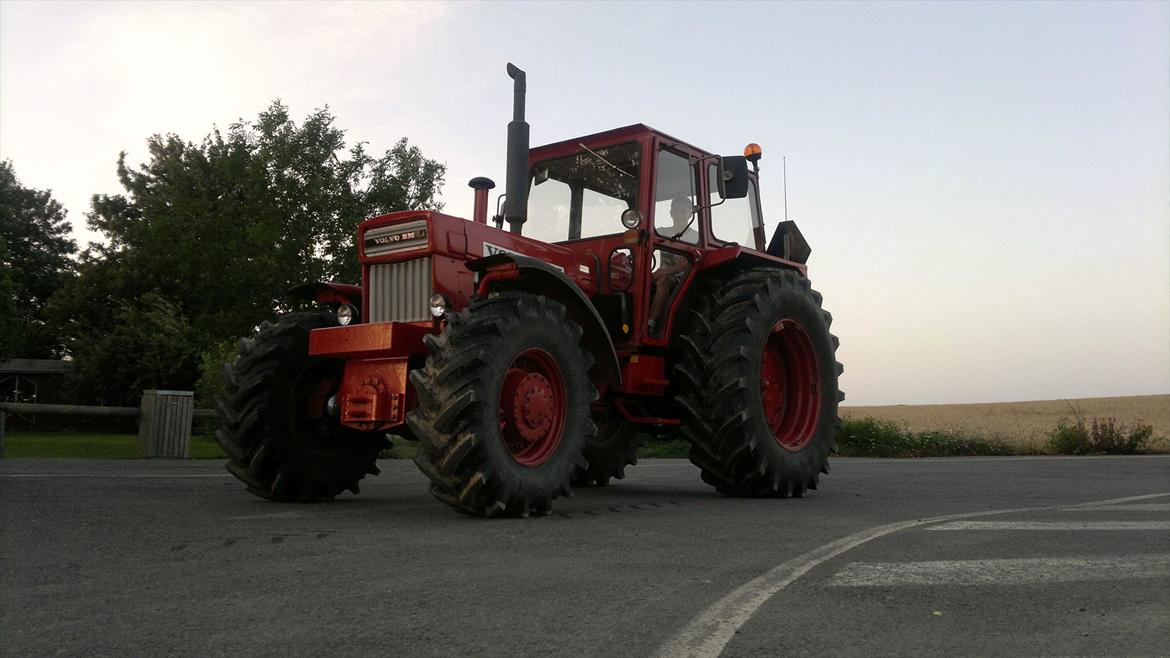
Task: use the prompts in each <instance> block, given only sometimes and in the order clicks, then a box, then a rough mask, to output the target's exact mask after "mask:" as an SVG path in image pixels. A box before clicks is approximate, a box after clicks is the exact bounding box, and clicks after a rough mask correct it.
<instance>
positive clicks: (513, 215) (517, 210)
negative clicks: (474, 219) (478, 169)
mask: <svg viewBox="0 0 1170 658" xmlns="http://www.w3.org/2000/svg"><path fill="white" fill-rule="evenodd" d="M508 75H509V76H510V77H511V78H512V121H511V122H509V123H508V163H507V182H506V183H505V185H504V193H505V194H506V195H507V196H505V197H504V219H506V220H507V221H508V230H509V231H511V232H513V233H520V232H521V230H522V229H523V227H524V222H525V221H526V220H527V219H528V123H527V122H525V121H524V89H525V86H524V79H525V76H524V71H521V70H520V69H518V68H516V67H515V66H513V65H512V64H508Z"/></svg>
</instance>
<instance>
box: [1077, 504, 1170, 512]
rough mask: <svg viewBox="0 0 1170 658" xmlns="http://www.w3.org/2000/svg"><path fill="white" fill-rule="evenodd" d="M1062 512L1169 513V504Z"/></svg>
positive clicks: (1089, 508)
mask: <svg viewBox="0 0 1170 658" xmlns="http://www.w3.org/2000/svg"><path fill="white" fill-rule="evenodd" d="M1061 511H1062V512H1170V503H1145V504H1140V503H1139V504H1137V505H1108V506H1103V505H1098V506H1096V507H1066V508H1065V509H1063V510H1061Z"/></svg>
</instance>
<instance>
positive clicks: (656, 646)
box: [0, 456, 1170, 656]
mask: <svg viewBox="0 0 1170 658" xmlns="http://www.w3.org/2000/svg"><path fill="white" fill-rule="evenodd" d="M380 466H381V467H382V470H383V474H382V475H381V476H379V477H377V478H368V479H367V480H366V481H363V485H362V489H363V493H362V494H361V495H360V496H356V497H355V496H349V495H348V494H347V495H346V497H345V498H344V499H339V500H338V501H336V502H334V503H327V504H312V505H290V504H278V503H270V502H266V501H262V500H259V499H256V498H253V497H252V496H250V495H249V494H247V493H246V492H245V491H244V489H243V487H242V486H241V485H240V484H239V483H237V482H236V481H235V480H234V479H232V478H231V477H229V476H227V474H226V473H225V472H224V470H223V464H222V462H207V461H202V462H183V461H162V460H155V461H65V460H6V461H0V650H2V651H3V653H4V654H7V655H19V656H30V655H45V654H58V653H60V654H66V655H70V654H85V655H92V654H105V655H157V654H185V655H189V654H211V655H220V654H229V653H231V654H242V655H306V656H307V655H314V656H316V655H322V654H326V655H340V654H356V655H371V654H380V655H395V656H413V655H437V656H452V655H488V656H515V655H519V656H528V655H572V656H647V655H654V654H658V655H694V656H717V655H723V656H769V655H777V656H778V655H785V656H794V655H832V656H852V655H857V656H871V655H876V654H887V655H930V656H937V655H944V654H960V655H1010V654H1025V655H1038V654H1039V655H1067V654H1081V655H1085V654H1088V655H1102V654H1113V655H1170V456H1154V457H1100V458H1059V457H1051V458H1044V457H1040V458H1035V457H1033V458H1027V457H1024V458H973V459H932V460H880V461H879V460H873V461H870V460H857V459H839V460H835V461H834V462H833V466H834V468H833V473H832V475H831V476H828V477H826V478H825V479H824V480H823V482H822V487H821V489H820V491H816V492H812V493H811V495H810V496H809V497H807V498H804V499H799V500H744V499H734V498H728V497H724V496H721V495H718V494H716V493H714V492H713V491H712V490H711V489H709V488H708V487H707V486H706V485H704V484H703V483H702V482H701V481H700V480H699V477H698V472H697V470H696V469H695V468H693V467H692V466H691V465H690V464H689V463H687V462H685V461H676V460H648V461H645V462H643V463H642V464H640V465H638V466H637V467H634V468H632V469H630V470H629V476H628V477H627V478H626V479H625V480H623V481H620V482H616V483H615V484H613V485H612V486H609V487H606V488H600V489H587V490H582V491H579V492H578V493H577V495H576V496H575V497H574V498H572V499H570V500H558V501H557V502H556V504H555V511H554V514H553V515H552V516H549V517H545V518H532V519H500V520H490V521H484V520H480V519H473V518H468V517H464V516H461V515H459V514H456V513H454V512H452V511H450V510H449V509H447V508H446V507H445V506H443V505H441V504H440V503H438V502H437V501H434V500H432V499H431V498H430V496H429V495H428V494H427V493H426V491H425V489H426V487H425V485H424V479H423V478H422V476H420V475H419V474H418V473H417V472H416V471H415V469H414V466H413V465H412V464H410V463H409V462H383V463H382V464H380ZM1086 504H1090V505H1086ZM1011 510H1016V511H1011ZM948 515H950V516H951V517H952V518H943V519H940V518H938V517H945V516H948ZM956 515H957V516H956Z"/></svg>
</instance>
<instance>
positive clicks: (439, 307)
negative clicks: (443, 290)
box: [430, 293, 447, 318]
mask: <svg viewBox="0 0 1170 658" xmlns="http://www.w3.org/2000/svg"><path fill="white" fill-rule="evenodd" d="M430 306H431V315H433V316H435V317H436V318H441V317H443V314H444V313H446V312H447V298H446V297H444V296H442V295H440V294H439V293H435V294H433V295H431V303H430Z"/></svg>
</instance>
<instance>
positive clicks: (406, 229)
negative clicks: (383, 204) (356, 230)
mask: <svg viewBox="0 0 1170 658" xmlns="http://www.w3.org/2000/svg"><path fill="white" fill-rule="evenodd" d="M420 232H421V235H417V237H413V238H410V239H409V240H403V241H401V242H390V243H387V244H383V245H375V244H373V241H375V240H377V239H378V238H385V237H396V236H397V237H401V236H402V235H403V234H406V233H415V234H418V233H420ZM362 240H363V243H364V245H365V254H366V255H367V256H384V255H386V254H396V253H401V252H403V251H411V250H414V249H419V250H422V249H426V247H427V220H425V219H421V220H418V221H414V222H406V223H404V224H391V225H390V226H379V227H378V228H372V229H370V230H368V231H366V232H365V235H364V236H363V237H362Z"/></svg>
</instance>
